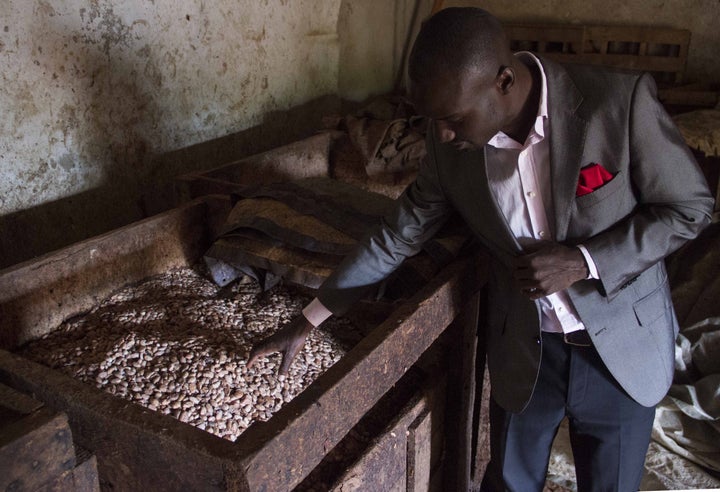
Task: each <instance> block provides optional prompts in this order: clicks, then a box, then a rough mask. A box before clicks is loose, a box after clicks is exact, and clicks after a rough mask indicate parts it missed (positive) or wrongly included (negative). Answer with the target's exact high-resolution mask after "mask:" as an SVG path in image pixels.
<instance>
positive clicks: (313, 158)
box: [175, 132, 338, 203]
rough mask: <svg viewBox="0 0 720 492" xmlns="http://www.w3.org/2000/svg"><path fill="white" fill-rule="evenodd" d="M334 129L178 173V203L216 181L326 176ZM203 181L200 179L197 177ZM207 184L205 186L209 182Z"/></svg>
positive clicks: (214, 190) (211, 188)
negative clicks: (218, 163) (260, 151)
mask: <svg viewBox="0 0 720 492" xmlns="http://www.w3.org/2000/svg"><path fill="white" fill-rule="evenodd" d="M335 138H338V134H337V133H336V132H323V133H319V134H318V135H313V136H312V137H308V138H305V139H303V140H298V141H297V142H292V143H290V144H288V145H283V146H281V147H277V148H275V149H271V150H268V151H267V152H263V153H261V154H257V155H253V156H249V157H245V158H243V159H240V160H238V161H234V162H229V163H227V164H224V165H222V166H220V167H217V168H214V169H210V170H206V171H197V172H192V173H188V174H184V175H182V176H179V177H178V178H177V179H176V181H175V193H176V198H177V203H181V202H183V201H187V200H189V199H191V198H196V197H198V196H203V195H209V194H214V193H225V190H224V189H223V190H222V191H217V190H218V188H217V187H215V186H212V184H213V183H214V182H219V183H228V182H231V183H243V184H244V185H249V184H267V183H276V182H279V181H288V180H292V179H300V178H314V177H328V176H329V175H330V164H329V154H330V147H331V145H332V142H333V140H334V139H335ZM200 176H202V177H204V178H206V180H202V181H199V180H198V177H200ZM208 184H209V186H206V185H208Z"/></svg>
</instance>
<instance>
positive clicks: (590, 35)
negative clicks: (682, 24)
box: [585, 25, 690, 45]
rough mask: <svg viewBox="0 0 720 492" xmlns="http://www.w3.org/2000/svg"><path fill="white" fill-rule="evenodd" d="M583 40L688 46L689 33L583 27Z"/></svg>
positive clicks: (647, 28)
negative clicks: (584, 30)
mask: <svg viewBox="0 0 720 492" xmlns="http://www.w3.org/2000/svg"><path fill="white" fill-rule="evenodd" d="M585 29H586V32H585V39H588V40H593V41H598V42H611V41H615V42H633V43H650V44H676V45H689V44H690V31H688V30H687V29H672V28H663V27H642V26H603V25H600V26H598V25H588V26H585Z"/></svg>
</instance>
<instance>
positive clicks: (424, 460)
mask: <svg viewBox="0 0 720 492" xmlns="http://www.w3.org/2000/svg"><path fill="white" fill-rule="evenodd" d="M432 440H433V435H432V414H431V412H430V411H429V410H425V411H424V412H422V413H421V414H420V415H418V416H417V418H416V419H415V420H414V421H413V422H412V423H411V424H410V425H409V426H408V438H407V446H408V449H407V491H408V492H424V491H427V490H429V489H430V484H431V478H432V477H431V474H432Z"/></svg>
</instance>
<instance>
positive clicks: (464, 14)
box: [408, 7, 511, 82]
mask: <svg viewBox="0 0 720 492" xmlns="http://www.w3.org/2000/svg"><path fill="white" fill-rule="evenodd" d="M510 54H511V52H510V47H509V43H508V41H507V39H506V37H505V34H504V32H503V29H502V26H501V25H500V21H498V20H497V19H496V18H495V17H494V16H493V15H492V14H490V13H489V12H487V11H486V10H483V9H479V8H474V7H452V8H446V9H443V10H441V11H439V12H438V13H436V14H435V15H433V16H432V17H430V18H429V19H428V20H427V21H425V22H424V23H423V25H422V27H421V28H420V32H419V33H418V36H417V38H416V39H415V44H414V45H413V49H412V52H411V53H410V58H409V62H408V75H409V76H410V79H411V80H412V81H413V82H422V81H427V80H429V79H431V78H432V77H433V75H434V74H437V73H438V72H440V71H444V72H445V73H461V72H464V71H467V70H475V71H479V72H483V71H486V70H488V69H492V70H493V71H496V70H497V69H498V68H499V66H500V64H504V65H507V64H509V61H508V60H507V59H506V57H507V56H508V55H510Z"/></svg>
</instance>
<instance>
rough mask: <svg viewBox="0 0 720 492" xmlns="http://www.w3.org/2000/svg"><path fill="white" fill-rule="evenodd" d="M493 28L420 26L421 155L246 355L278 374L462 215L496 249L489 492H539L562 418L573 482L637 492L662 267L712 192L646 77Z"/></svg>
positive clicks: (665, 338)
mask: <svg viewBox="0 0 720 492" xmlns="http://www.w3.org/2000/svg"><path fill="white" fill-rule="evenodd" d="M508 46H509V45H508V42H507V40H506V38H505V36H504V34H503V32H502V28H501V27H500V25H499V23H498V21H497V20H496V19H495V18H493V17H492V16H491V15H490V14H488V13H487V12H485V11H483V10H480V9H473V8H462V9H461V8H457V9H445V10H442V11H440V12H439V13H438V14H436V15H435V16H433V17H432V18H430V19H429V20H428V21H427V22H426V23H425V24H424V25H423V27H422V29H421V31H420V33H419V35H418V38H417V40H416V41H415V45H414V47H413V51H412V54H411V56H410V61H409V69H408V71H409V78H410V97H411V99H412V101H413V102H414V104H415V105H416V108H417V110H418V112H419V113H421V114H423V115H426V116H429V117H430V118H431V119H432V125H433V126H432V131H430V132H429V135H428V139H427V150H428V156H427V159H426V161H425V162H424V164H423V166H422V167H421V169H420V171H419V174H418V177H417V179H416V181H415V182H414V183H413V184H411V185H410V186H409V187H408V189H407V190H406V191H405V193H404V194H403V196H402V197H400V198H399V199H398V201H397V206H396V208H395V211H394V213H393V214H391V215H390V216H388V217H386V218H385V219H384V221H383V224H382V227H380V228H379V230H378V231H375V232H374V233H373V234H371V235H370V236H368V238H367V240H366V241H364V242H363V243H362V244H361V245H360V246H359V247H358V248H357V249H356V251H355V252H354V253H353V254H351V255H350V256H349V257H348V258H346V259H345V260H344V262H343V263H342V264H341V265H340V266H339V267H338V269H337V270H336V271H335V272H334V273H333V275H332V276H331V277H330V278H329V279H328V280H327V281H326V282H325V283H324V284H323V286H322V287H321V289H320V291H319V294H318V299H315V300H314V301H313V302H312V303H311V304H310V305H309V306H308V307H307V308H306V309H305V310H304V313H305V316H303V317H301V318H300V319H298V320H296V321H295V322H294V323H293V324H291V325H288V326H286V327H284V328H283V329H282V330H281V331H280V332H278V333H277V334H276V335H274V336H272V337H270V338H269V339H267V340H265V341H264V342H263V343H261V344H260V345H259V346H258V347H256V348H255V349H254V350H253V352H252V353H251V357H250V361H249V363H250V364H252V362H254V360H255V359H256V358H257V357H259V356H262V355H266V354H268V353H271V352H274V351H280V352H283V354H284V356H283V361H282V365H281V371H283V372H284V371H286V370H287V369H288V367H289V365H290V363H291V361H292V359H293V358H294V357H295V355H296V354H297V352H298V351H299V350H300V348H301V347H302V344H303V342H304V339H305V337H306V336H307V334H308V333H309V331H310V330H311V329H312V327H313V325H317V324H319V323H320V322H322V320H323V319H325V317H326V316H327V315H329V314H330V313H334V314H339V313H342V312H343V311H345V310H346V309H347V308H348V307H349V306H350V305H351V304H352V303H353V302H355V300H356V299H357V298H358V297H359V296H360V295H362V293H363V292H364V290H365V288H366V287H367V286H368V285H372V284H374V283H376V282H378V281H380V280H382V279H383V278H385V277H386V276H387V275H388V274H389V273H390V272H391V271H392V270H393V269H394V268H395V267H397V265H398V264H400V263H401V262H402V260H403V259H404V258H405V257H407V256H409V255H412V254H414V253H416V252H417V251H419V249H420V247H421V245H422V243H423V242H424V241H426V240H427V239H428V238H430V237H431V236H432V235H433V234H434V233H435V231H437V229H438V228H439V227H440V226H441V225H442V223H443V221H444V219H445V218H446V217H447V216H448V214H449V213H450V212H451V211H453V210H454V211H457V212H458V213H459V214H460V215H461V216H462V217H463V218H464V220H465V221H466V222H467V225H468V227H469V228H470V230H471V231H472V232H473V233H474V234H475V235H476V236H477V238H478V240H479V241H480V243H481V244H483V245H484V246H485V247H486V248H487V250H488V251H489V252H490V254H491V255H492V258H493V261H492V265H491V275H490V277H491V278H490V285H489V295H490V297H491V299H490V302H489V303H488V305H489V306H490V308H489V309H490V313H489V316H488V320H487V321H486V326H483V327H482V328H483V329H485V330H487V340H488V342H487V344H488V346H487V356H488V365H489V368H490V377H491V388H492V402H491V463H490V465H489V466H488V470H487V471H486V474H485V477H484V480H483V488H484V489H485V490H518V491H529V490H541V489H542V487H543V484H544V482H545V475H546V471H547V465H548V460H549V454H550V448H551V444H552V440H553V438H554V436H555V433H556V431H557V428H558V426H559V424H560V422H561V420H562V419H563V418H564V417H567V418H568V419H569V424H570V436H571V443H572V447H573V454H574V458H575V463H576V470H577V480H578V488H579V489H580V490H619V491H629V490H637V489H638V485H639V483H640V479H641V475H642V468H643V462H644V458H645V453H646V452H647V446H648V443H649V437H650V430H651V425H652V421H653V416H654V406H655V404H656V403H657V402H658V401H659V400H660V399H661V398H662V397H663V396H664V394H665V392H666V391H667V389H668V387H669V386H670V384H671V381H672V374H673V359H674V352H673V350H674V339H675V336H676V334H677V330H678V327H677V321H676V319H675V315H674V312H673V308H672V305H671V301H670V293H669V288H668V283H667V276H666V272H665V267H664V264H663V259H664V258H665V257H666V256H667V255H668V254H669V253H671V252H672V251H674V250H675V249H677V248H678V247H680V246H681V245H682V244H683V243H684V242H686V241H687V240H689V239H692V238H693V237H695V236H696V235H697V234H698V233H699V232H700V230H701V229H702V228H703V227H704V226H705V225H707V224H708V223H709V221H710V217H711V210H712V203H713V200H712V198H711V196H710V193H709V191H708V189H707V185H706V184H705V180H704V178H703V176H702V174H701V173H700V171H699V170H698V167H697V165H696V163H695V162H694V160H693V158H692V156H691V154H690V152H689V150H688V149H687V147H686V145H685V144H684V142H683V140H682V137H681V136H680V134H679V132H678V131H677V129H676V128H675V127H674V126H673V124H672V122H671V119H670V118H669V116H668V115H667V113H666V112H665V111H664V110H663V108H662V107H661V105H660V104H659V103H658V101H657V99H656V97H655V85H654V83H653V81H652V79H651V78H650V77H649V76H647V75H639V74H630V73H620V72H617V71H614V72H611V71H606V70H601V69H598V68H590V67H581V66H560V65H558V64H556V63H553V62H551V61H549V60H546V59H544V58H537V57H535V56H533V55H531V54H529V53H520V54H515V55H514V54H512V53H511V52H510V50H509V47H508Z"/></svg>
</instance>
